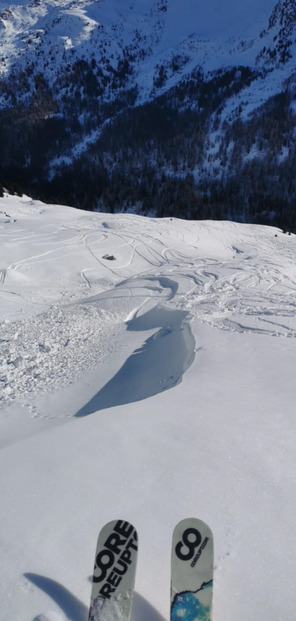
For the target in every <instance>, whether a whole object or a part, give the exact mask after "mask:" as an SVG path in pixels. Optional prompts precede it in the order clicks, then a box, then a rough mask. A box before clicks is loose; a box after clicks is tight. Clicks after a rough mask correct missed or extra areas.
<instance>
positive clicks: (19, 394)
mask: <svg viewBox="0 0 296 621" xmlns="http://www.w3.org/2000/svg"><path fill="white" fill-rule="evenodd" d="M2 204H3V209H1V214H2V219H1V221H0V225H1V229H0V241H1V254H0V299H1V311H2V317H3V323H2V330H1V342H0V347H1V354H2V355H1V363H0V382H1V388H2V391H1V401H2V403H3V404H7V403H9V402H11V401H13V400H15V399H20V400H21V401H25V402H26V399H27V397H28V395H29V394H31V393H34V392H35V391H36V390H42V391H51V390H53V388H54V387H56V386H57V385H60V386H62V385H67V384H68V383H69V381H71V380H73V378H74V377H77V376H80V375H82V374H83V373H85V371H86V370H87V369H90V368H93V366H94V365H95V364H96V363H97V362H98V361H100V362H101V363H103V361H104V360H105V359H106V357H108V355H110V354H111V353H112V352H113V351H114V350H116V339H117V338H118V332H119V330H120V326H124V325H125V322H126V321H127V323H126V326H127V332H126V336H125V338H126V339H128V338H129V333H130V331H133V330H139V327H138V326H139V325H140V326H141V325H142V332H143V338H142V343H141V344H140V350H138V348H136V353H134V354H132V355H131V356H130V357H129V359H128V360H127V361H126V363H125V365H124V367H123V368H122V370H121V371H120V370H119V369H118V374H117V375H116V377H115V378H113V380H112V381H111V380H110V381H111V384H110V382H109V383H108V387H109V388H108V391H110V390H111V392H112V394H113V397H112V399H111V398H109V397H107V396H106V394H107V393H106V390H107V389H106V388H105V389H104V391H105V392H104V395H105V396H104V399H103V393H102V392H101V391H102V390H103V386H101V387H100V390H99V394H100V395H101V398H102V404H105V405H104V407H106V404H107V403H109V404H111V403H113V402H115V401H116V402H117V401H118V402H122V400H124V402H126V401H127V400H128V399H129V398H130V399H131V400H133V399H140V398H145V397H148V395H149V394H154V393H155V392H158V391H159V390H163V389H165V388H169V387H170V386H173V385H175V383H176V382H178V381H179V380H180V378H181V377H182V374H183V371H184V370H185V369H186V368H187V363H186V362H185V360H187V359H190V360H191V359H192V356H193V352H194V346H193V344H192V343H191V344H190V346H189V350H190V351H189V350H188V338H189V337H188V338H187V341H186V343H187V344H186V345H185V344H184V340H183V337H184V336H185V335H186V334H189V333H190V329H189V327H188V329H187V328H186V329H185V332H184V329H182V331H181V332H180V326H181V323H180V324H179V319H178V320H177V324H176V326H175V328H174V331H173V332H174V333H173V334H171V336H170V337H168V336H166V338H165V339H164V340H163V345H164V344H169V345H168V350H167V351H166V350H165V348H163V347H161V362H159V369H161V371H157V369H156V370H155V378H154V379H153V378H152V375H151V372H149V373H150V375H149V377H150V380H151V381H150V383H149V382H146V385H145V387H144V386H143V384H141V386H140V387H139V386H138V388H137V390H134V389H133V390H131V388H129V391H130V392H129V396H125V397H123V396H122V390H123V392H125V391H126V390H127V388H126V387H125V389H123V388H122V386H121V389H122V390H121V389H120V391H119V392H120V395H121V396H118V397H116V396H115V393H116V391H115V390H114V383H112V382H117V381H120V382H124V383H125V382H126V377H127V375H128V376H129V375H134V374H135V368H134V361H135V356H136V354H137V356H136V357H137V362H140V361H141V364H139V365H136V366H137V372H138V374H139V377H140V375H143V374H145V373H146V371H147V369H148V368H152V367H153V368H156V367H155V360H154V359H153V360H152V358H153V356H154V355H155V356H156V357H159V353H157V341H156V340H155V339H156V334H159V335H161V334H166V335H167V334H168V330H167V328H168V326H170V323H171V321H170V317H174V316H176V317H180V318H181V317H183V319H182V324H183V320H184V321H185V324H184V325H186V322H187V323H188V321H190V319H191V320H192V319H193V318H196V319H199V320H201V321H202V322H205V323H207V324H209V325H210V326H213V327H216V328H219V329H222V330H228V331H233V332H246V331H250V332H257V333H260V334H262V335H272V336H283V337H295V336H296V325H295V314H296V266H295V261H294V253H295V237H294V236H285V235H284V234H283V233H281V232H277V231H276V230H275V229H271V228H268V227H257V226H249V225H239V224H234V223H230V222H215V223H214V222H211V223H210V222H208V223H207V222H190V223H189V222H185V221H178V220H173V219H164V220H154V219H145V218H141V217H138V216H132V215H115V216H112V215H109V216H108V215H106V214H103V215H102V214H88V215H86V214H83V213H81V212H77V211H75V210H73V209H71V208H63V207H50V206H45V205H43V204H42V203H38V202H32V201H30V200H29V199H26V198H23V199H18V200H17V199H15V198H12V197H6V198H4V199H2ZM109 256H112V259H113V260H112V261H110V260H108V257H109ZM163 303H165V306H163ZM159 304H162V311H161V312H162V319H161V321H160V323H159V324H158V326H157V327H158V328H159V329H160V332H158V333H156V334H153V335H151V336H149V337H148V340H147V335H146V334H145V332H146V331H147V330H151V329H152V324H153V321H154V317H155V316H159V312H160V311H156V309H157V306H158V305H159ZM165 309H167V310H165ZM176 311H177V312H178V313H181V314H180V315H174V313H176ZM155 313H158V315H155ZM8 317H10V318H11V319H12V320H13V321H11V320H10V319H8ZM23 317H24V318H23ZM144 317H147V325H146V324H145V321H144ZM185 318H186V319H185ZM150 321H152V324H151V325H150V324H149V322H150ZM180 321H181V319H180ZM174 323H175V322H174V321H173V324H174ZM188 330H189V332H188ZM169 331H170V328H169ZM181 335H182V337H181ZM185 340H186V339H185ZM189 340H190V338H189ZM172 347H173V348H174V349H175V351H176V355H175V358H173V356H172V351H171V350H172ZM152 349H153V352H154V354H152ZM139 351H140V352H141V354H140V355H139ZM148 352H150V353H148ZM151 356H152V358H151ZM159 360H160V359H159ZM166 360H167V368H165V365H166V362H165V361H166ZM158 376H159V377H158ZM135 377H136V376H135ZM124 378H125V379H124ZM135 383H137V382H136V381H135ZM138 384H139V382H138ZM124 385H125V386H126V384H124ZM108 394H109V393H108ZM110 394H111V393H110ZM96 403H97V402H96ZM102 407H103V405H102Z"/></svg>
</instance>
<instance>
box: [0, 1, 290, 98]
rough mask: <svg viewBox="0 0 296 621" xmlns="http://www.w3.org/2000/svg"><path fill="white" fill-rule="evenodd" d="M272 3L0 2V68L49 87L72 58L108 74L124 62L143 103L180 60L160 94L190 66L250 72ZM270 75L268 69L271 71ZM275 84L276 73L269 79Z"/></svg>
mask: <svg viewBox="0 0 296 621" xmlns="http://www.w3.org/2000/svg"><path fill="white" fill-rule="evenodd" d="M281 4H283V2H282V1H280V2H279V3H277V2H276V0H264V1H263V2H260V3H258V2H256V1H255V0H249V2H248V3H247V4H246V3H237V2H235V0H227V1H225V2H223V3H222V2H218V1H217V0H210V1H209V2H207V3H206V4H204V3H203V2H202V1H201V0H198V1H196V0H184V2H182V5H180V2H178V1H177V0H170V2H167V0H150V1H149V2H143V1H142V0H134V1H131V2H128V3H122V2H119V1H118V0H112V2H110V1H108V2H107V1H106V0H100V1H99V2H93V1H90V0H82V1H81V0H79V1H77V0H63V1H62V2H61V1H59V2H57V1H55V0H45V1H44V2H40V1H38V0H34V1H32V2H25V1H23V2H22V3H20V2H17V3H15V4H12V3H10V2H1V3H0V10H1V9H2V13H1V17H0V22H1V25H2V28H1V29H0V46H1V64H0V70H1V71H2V73H3V75H7V74H8V73H9V71H11V69H12V68H13V67H15V68H18V67H22V68H23V69H26V68H27V69H28V67H30V65H31V63H33V66H34V73H35V74H36V73H38V71H40V70H43V71H45V75H46V77H47V78H48V79H50V81H51V82H55V80H56V79H57V78H58V75H59V73H60V70H61V68H62V70H64V68H65V64H66V63H67V62H68V63H69V62H73V60H75V59H76V58H84V59H86V60H88V59H89V58H90V57H95V58H96V59H97V62H98V63H99V64H100V65H101V67H102V68H103V67H104V62H105V58H106V57H107V58H108V62H109V63H110V65H111V67H113V68H114V69H116V67H117V62H118V60H119V59H121V58H122V57H127V55H130V56H131V57H132V64H133V81H135V80H136V82H137V83H139V86H140V97H142V98H143V99H145V98H147V97H149V96H151V89H152V87H153V76H154V73H155V70H156V67H157V66H159V64H161V63H164V64H166V63H169V62H171V60H172V57H173V56H174V55H181V57H183V60H182V63H181V66H180V68H179V70H178V71H177V73H174V74H173V75H172V76H171V79H170V81H169V82H168V83H167V85H166V88H169V87H171V86H172V85H173V84H175V83H177V82H178V81H180V79H181V77H182V75H186V74H188V73H189V72H190V71H191V70H192V69H193V68H194V67H196V66H197V65H201V66H203V67H204V68H205V69H206V70H214V69H218V68H220V67H221V66H225V65H226V66H227V65H231V66H233V65H235V64H244V65H251V66H252V65H254V64H255V60H256V57H257V55H258V54H259V52H260V51H261V50H262V49H263V48H264V46H265V47H266V46H268V45H269V43H270V39H271V41H272V36H273V37H274V35H275V34H276V33H275V31H274V32H273V33H272V36H271V37H270V36H269V31H268V24H269V19H270V16H271V15H272V12H273V9H274V8H275V6H276V5H281ZM274 69H276V67H274ZM277 74H278V75H279V78H278V79H279V80H280V72H277Z"/></svg>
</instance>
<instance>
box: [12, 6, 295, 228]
mask: <svg viewBox="0 0 296 621" xmlns="http://www.w3.org/2000/svg"><path fill="white" fill-rule="evenodd" d="M1 8H2V13H1V17H0V23H1V32H0V45H1V56H0V71H1V73H2V79H1V84H0V92H1V98H0V103H1V113H0V121H1V124H0V134H1V135H0V138H1V153H0V155H1V162H2V164H1V169H0V174H1V178H2V180H3V183H4V182H6V184H8V185H9V184H10V185H11V183H12V182H17V183H18V185H19V187H20V188H21V189H22V190H27V191H30V192H33V193H35V194H36V195H38V196H43V197H44V198H47V199H49V198H51V199H52V200H55V201H57V202H58V201H64V202H72V204H75V205H78V206H82V207H84V208H91V209H92V208H101V209H105V210H106V209H107V210H114V209H115V210H117V209H131V208H132V209H136V210H140V211H142V212H144V213H147V211H149V210H150V211H152V212H153V213H157V214H158V215H160V212H159V211H158V206H157V204H156V203H158V204H159V202H160V200H162V196H163V194H164V195H168V194H172V198H171V199H170V203H171V210H170V209H169V205H164V206H163V207H162V212H164V213H166V214H169V213H170V212H172V211H173V212H175V210H176V209H177V198H178V197H179V196H180V195H182V196H183V197H184V198H183V202H184V201H185V203H186V205H187V207H186V206H184V205H180V207H179V209H180V212H179V215H182V216H184V217H192V215H193V217H201V216H203V214H204V213H205V214H206V216H207V217H209V216H210V217H219V214H221V215H222V216H223V217H228V216H229V217H236V218H239V219H248V220H250V219H251V220H254V221H260V220H261V221H267V222H269V221H273V220H274V222H276V223H278V224H281V225H282V226H285V225H287V226H288V225H289V226H290V227H295V213H294V211H295V210H294V201H295V182H294V174H293V169H294V163H295V162H294V160H295V149H294V130H295V106H294V97H295V71H294V67H295V52H294V43H295V41H296V34H295V33H296V31H295V23H296V3H295V0H279V1H278V2H276V1H275V0H264V2H261V3H260V4H259V3H258V2H255V1H253V0H252V2H248V4H247V5H245V4H242V5H238V4H237V3H236V2H234V0H228V1H227V2H223V3H222V2H218V1H217V0H211V1H210V2H208V3H207V4H206V6H204V3H202V2H196V1H193V0H186V1H185V2H184V3H182V6H181V5H180V3H179V2H177V1H176V0H171V1H168V0H157V1H156V0H155V1H153V0H150V2H144V1H140V0H138V1H136V2H132V1H131V2H129V3H122V2H119V1H115V0H113V1H112V2H111V1H109V2H107V1H104V0H100V1H97V2H91V1H89V0H88V1H87V0H85V1H79V2H78V1H77V0H72V2H69V1H66V0H64V1H62V2H57V1H54V0H51V1H48V2H47V1H45V2H40V1H38V0H34V2H22V3H18V4H17V5H12V4H10V3H7V2H2V3H1ZM279 97H280V99H279ZM281 98H282V99H281ZM85 175H87V177H86V179H87V189H85V188H83V187H82V185H81V182H80V181H79V180H81V178H82V176H85ZM186 179H187V180H186ZM184 184H185V186H186V191H185V190H184V188H183V186H184ZM170 185H172V186H173V187H172V190H171V191H170ZM151 187H153V188H157V192H155V189H153V192H149V188H151ZM114 188H116V189H114ZM188 194H190V196H191V198H190V200H189V201H188V199H186V195H188ZM225 197H229V200H228V207H227V206H226V202H227V200H226V199H225ZM154 198H155V199H156V202H155V200H154ZM162 202H163V201H162ZM234 203H235V204H234Z"/></svg>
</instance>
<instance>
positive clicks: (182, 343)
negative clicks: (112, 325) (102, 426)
mask: <svg viewBox="0 0 296 621" xmlns="http://www.w3.org/2000/svg"><path fill="white" fill-rule="evenodd" d="M187 316H188V313H187V312H186V311H179V310H170V309H167V308H165V307H163V306H157V307H155V308H153V309H151V310H150V311H148V312H147V313H145V314H143V315H141V316H139V317H136V318H134V319H132V320H131V321H128V322H127V324H126V326H127V330H129V331H145V330H153V329H156V328H159V329H158V330H157V331H156V332H155V334H153V336H151V337H149V338H148V339H147V340H146V341H145V342H144V344H143V346H142V347H141V348H140V349H137V350H136V351H135V352H134V353H133V354H132V355H131V356H130V357H129V358H128V359H127V360H126V362H125V363H124V365H123V366H122V367H121V369H120V370H119V371H118V373H116V374H115V375H114V377H113V378H112V379H111V380H110V381H109V382H107V384H105V386H103V388H101V390H99V392H98V393H97V394H96V395H95V396H94V397H93V398H92V399H91V400H90V401H89V402H88V403H87V404H86V405H85V406H83V407H82V408H81V409H80V410H79V411H78V412H77V414H76V416H77V417H82V416H87V415H88V414H92V413H93V412H97V411H98V410H103V409H106V408H110V407H114V406H118V405H123V404H127V403H132V402H134V401H141V400H142V399H147V398H148V397H151V396H153V395H156V394H158V393H160V392H163V391H164V390H168V389H169V388H172V387H173V386H175V385H176V384H178V383H179V382H180V381H181V380H182V376H183V373H184V372H185V371H186V370H187V369H188V367H189V366H190V365H191V363H192V361H193V358H194V348H195V342H194V338H193V335H192V332H191V329H190V325H189V323H188V322H187V321H186V317H187Z"/></svg>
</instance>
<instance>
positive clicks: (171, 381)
mask: <svg viewBox="0 0 296 621" xmlns="http://www.w3.org/2000/svg"><path fill="white" fill-rule="evenodd" d="M295 245H296V237H295V236H293V235H290V236H289V235H285V234H283V233H282V232H281V231H279V230H277V229H274V228H268V227H263V226H249V225H244V224H235V223H232V222H188V221H181V220H175V219H170V218H167V219H162V220H156V219H151V218H150V219H149V218H143V217H139V216H135V215H132V214H124V213H122V214H118V215H111V214H102V213H86V212H82V211H79V210H75V209H72V208H70V207H62V206H55V205H45V204H43V203H40V202H36V201H32V200H31V199H29V198H28V197H24V196H23V197H22V198H20V197H17V196H7V195H6V196H4V197H3V198H1V199H0V321H1V332H0V350H1V356H0V384H1V393H0V395H1V399H2V401H1V410H0V497H1V509H2V511H1V512H0V513H1V531H0V600H1V612H0V618H1V621H11V620H13V621H23V620H24V619H28V620H29V619H30V621H31V620H33V619H34V621H35V620H36V621H37V620H38V621H39V620H40V621H41V620H42V621H43V620H44V621H45V620H47V621H56V620H57V619H60V620H61V621H62V619H66V618H67V619H74V618H75V619H76V621H82V620H83V619H84V618H86V617H87V610H88V607H89V602H90V590H91V585H90V582H89V580H88V577H89V576H90V575H91V572H92V570H93V555H94V549H95V542H96V539H97V535H98V530H99V529H100V528H101V527H102V526H103V524H104V523H106V522H108V521H109V520H110V519H114V518H115V519H116V518H118V517H120V518H121V517H122V518H123V519H127V520H132V523H133V524H135V525H136V527H137V530H138V532H139V540H140V548H141V549H140V552H141V553H140V555H139V563H138V570H137V577H136V591H137V593H136V596H135V607H134V610H133V616H132V619H142V620H146V619H155V620H157V621H163V620H164V619H167V618H168V612H169V610H168V607H169V565H170V562H169V561H170V559H169V556H170V543H171V533H172V530H173V526H174V525H175V524H176V523H177V522H178V521H179V520H180V518H181V517H185V516H188V515H193V516H194V515H196V516H198V517H200V518H201V519H205V520H206V521H207V522H208V523H209V524H210V525H211V528H212V530H213V532H214V537H215V575H214V608H215V621H225V619H227V621H237V619H260V621H282V620H283V619H285V620H286V619H287V620H288V619H289V620H290V619H291V620H292V619H293V618H294V616H295V603H294V599H293V597H291V593H293V589H294V587H295V584H294V583H295V577H294V576H295V563H296V555H295V546H293V545H291V533H292V532H294V528H295V521H296V506H295V495H296V480H295V474H294V473H295V450H296V444H295V438H296V435H295V397H296V395H295V354H296V340H295V338H294V337H295V335H296V313H295V310H296V308H295V305H296V264H295ZM275 337H276V338H275ZM87 414H91V415H90V416H88V415H87ZM283 507H284V510H282V511H281V515H280V518H279V511H280V509H282V508H283ZM246 584H248V593H251V594H252V597H251V598H250V597H246ZM165 592H166V593H167V596H166V597H164V593H165ZM234 592H235V598H232V600H231V605H230V599H229V594H231V593H234Z"/></svg>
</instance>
